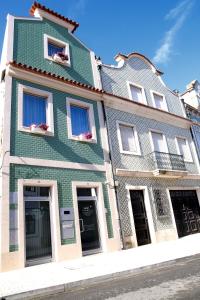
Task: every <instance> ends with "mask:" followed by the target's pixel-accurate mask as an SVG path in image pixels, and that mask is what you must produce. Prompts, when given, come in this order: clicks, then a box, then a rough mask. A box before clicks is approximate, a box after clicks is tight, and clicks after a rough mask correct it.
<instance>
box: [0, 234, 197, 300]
mask: <svg viewBox="0 0 200 300" xmlns="http://www.w3.org/2000/svg"><path fill="white" fill-rule="evenodd" d="M198 253H200V234H195V235H190V236H187V237H184V238H181V239H178V240H176V241H169V242H162V243H159V244H154V245H152V244H151V245H146V246H141V247H138V248H134V249H130V250H123V251H119V252H113V253H101V254H96V255H91V256H86V257H83V258H80V259H76V260H72V261H65V262H60V263H48V264H43V265H38V266H33V267H29V268H24V269H20V270H16V271H11V272H5V273H0V297H3V296H4V297H5V296H10V297H8V298H7V297H6V299H25V298H26V299H27V298H29V297H34V295H35V296H36V295H45V294H48V293H50V292H51V291H54V293H56V292H61V291H64V290H67V289H70V288H72V287H75V286H77V285H79V284H83V283H84V281H85V280H86V282H87V283H88V284H89V282H90V281H91V282H95V280H98V278H99V277H102V276H106V277H108V275H109V276H112V277H113V278H114V277H115V275H116V273H119V272H125V271H127V272H128V271H130V270H135V269H137V268H141V267H147V266H150V265H153V264H159V263H162V262H166V261H169V260H174V259H178V258H181V257H186V256H191V255H194V254H198ZM118 275H119V274H118ZM21 293H24V294H21ZM14 295H15V296H14Z"/></svg>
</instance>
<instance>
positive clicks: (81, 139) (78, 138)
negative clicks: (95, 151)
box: [69, 136, 97, 144]
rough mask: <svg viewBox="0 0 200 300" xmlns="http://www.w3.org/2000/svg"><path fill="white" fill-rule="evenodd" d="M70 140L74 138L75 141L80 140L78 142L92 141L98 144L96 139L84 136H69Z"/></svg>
mask: <svg viewBox="0 0 200 300" xmlns="http://www.w3.org/2000/svg"><path fill="white" fill-rule="evenodd" d="M69 139H70V140H74V141H78V142H84V143H91V144H97V140H96V139H89V140H88V139H84V138H80V137H78V136H71V137H69Z"/></svg>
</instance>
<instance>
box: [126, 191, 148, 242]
mask: <svg viewBox="0 0 200 300" xmlns="http://www.w3.org/2000/svg"><path fill="white" fill-rule="evenodd" d="M130 196H131V204H132V210H133V218H134V223H135V230H136V236H137V243H138V246H141V245H146V244H149V243H151V239H150V234H149V225H148V220H147V215H146V209H145V205H144V194H143V191H141V190H132V191H130Z"/></svg>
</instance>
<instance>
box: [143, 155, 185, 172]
mask: <svg viewBox="0 0 200 300" xmlns="http://www.w3.org/2000/svg"><path fill="white" fill-rule="evenodd" d="M148 159H149V164H150V165H151V168H152V170H154V169H160V170H174V171H186V166H185V162H184V159H183V155H178V154H172V153H165V152H158V151H154V152H152V153H149V154H148Z"/></svg>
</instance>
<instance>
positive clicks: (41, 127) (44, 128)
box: [38, 124, 49, 131]
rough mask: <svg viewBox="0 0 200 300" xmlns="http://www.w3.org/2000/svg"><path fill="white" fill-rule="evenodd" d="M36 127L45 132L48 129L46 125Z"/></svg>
mask: <svg viewBox="0 0 200 300" xmlns="http://www.w3.org/2000/svg"><path fill="white" fill-rule="evenodd" d="M38 127H39V128H40V129H43V130H44V131H47V129H48V128H49V126H48V125H46V124H40V125H38Z"/></svg>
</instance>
